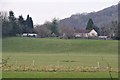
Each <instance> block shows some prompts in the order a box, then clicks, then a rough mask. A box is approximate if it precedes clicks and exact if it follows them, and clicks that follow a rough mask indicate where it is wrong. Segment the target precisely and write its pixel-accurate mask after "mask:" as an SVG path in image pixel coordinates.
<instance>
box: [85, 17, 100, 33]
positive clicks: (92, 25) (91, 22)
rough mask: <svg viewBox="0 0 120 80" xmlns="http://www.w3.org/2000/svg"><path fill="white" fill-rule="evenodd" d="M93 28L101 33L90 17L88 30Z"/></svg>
mask: <svg viewBox="0 0 120 80" xmlns="http://www.w3.org/2000/svg"><path fill="white" fill-rule="evenodd" d="M92 29H94V30H95V31H96V32H97V33H98V35H99V28H98V27H97V26H95V25H94V22H93V20H92V19H91V18H90V19H89V20H88V23H87V27H86V30H92Z"/></svg>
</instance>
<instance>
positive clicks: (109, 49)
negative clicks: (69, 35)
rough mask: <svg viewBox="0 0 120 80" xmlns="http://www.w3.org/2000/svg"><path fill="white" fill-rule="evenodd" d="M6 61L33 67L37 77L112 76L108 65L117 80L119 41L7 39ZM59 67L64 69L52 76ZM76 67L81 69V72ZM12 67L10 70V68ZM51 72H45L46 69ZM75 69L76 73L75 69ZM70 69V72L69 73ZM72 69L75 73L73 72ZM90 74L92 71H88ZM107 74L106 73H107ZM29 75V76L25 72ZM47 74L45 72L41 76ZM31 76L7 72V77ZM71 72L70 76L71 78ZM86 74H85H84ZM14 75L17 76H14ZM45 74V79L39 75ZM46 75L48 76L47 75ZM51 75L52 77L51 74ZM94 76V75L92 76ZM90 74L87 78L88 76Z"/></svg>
mask: <svg viewBox="0 0 120 80" xmlns="http://www.w3.org/2000/svg"><path fill="white" fill-rule="evenodd" d="M2 48H3V58H4V59H6V58H8V57H9V58H10V59H9V60H8V65H9V66H12V67H13V66H14V68H17V67H19V66H29V68H31V67H32V68H33V66H34V69H35V70H33V72H34V77H47V78H48V77H54V76H53V75H55V76H57V77H78V76H81V77H87V78H88V77H93V78H94V77H95V76H96V77H108V76H109V74H108V71H106V69H105V70H104V68H107V67H108V63H109V65H110V66H111V68H112V70H113V72H112V73H113V74H112V75H113V77H117V72H116V71H117V68H118V41H116V40H83V39H82V40H81V39H70V40H65V39H56V38H54V39H53V38H42V39H41V38H25V37H24V38H22V37H11V38H3V47H2ZM98 63H99V66H100V68H101V69H100V71H99V72H100V73H99V72H94V73H95V74H93V72H79V69H81V68H82V69H84V68H90V69H92V67H98ZM53 67H55V69H56V67H58V68H61V69H63V68H64V69H63V73H61V72H60V71H59V70H60V69H58V70H56V72H57V74H54V72H50V73H49V70H48V68H49V69H51V68H52V69H53ZM76 67H79V69H77V68H76ZM7 68H8V67H7ZM46 68H47V70H46V71H47V72H45V70H44V71H42V69H46ZM71 69H75V70H71ZM66 70H68V71H67V72H66ZM69 70H71V71H70V72H69ZM87 71H89V70H88V69H87ZM105 71H106V72H105ZM25 72H26V73H25ZM41 72H43V73H41ZM23 73H24V74H26V76H23V77H31V75H32V73H31V71H30V72H29V70H28V71H27V70H26V71H19V70H18V71H17V70H14V69H13V68H9V69H7V70H5V71H3V77H15V76H17V77H22V74H23ZM67 73H68V75H67ZM73 73H75V74H76V75H73ZM82 73H83V74H82ZM14 74H16V75H15V76H14ZM40 74H42V75H43V76H42V75H41V76H38V75H40ZM45 74H46V76H45ZM48 74H49V75H48ZM62 74H65V76H63V75H62ZM90 74H93V75H90ZM72 75H73V76H72ZM84 75H86V76H84Z"/></svg>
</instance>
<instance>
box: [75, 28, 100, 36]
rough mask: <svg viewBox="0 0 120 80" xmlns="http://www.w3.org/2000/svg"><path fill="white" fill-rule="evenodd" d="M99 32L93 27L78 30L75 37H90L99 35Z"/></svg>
mask: <svg viewBox="0 0 120 80" xmlns="http://www.w3.org/2000/svg"><path fill="white" fill-rule="evenodd" d="M97 36H98V33H97V32H96V31H95V30H94V29H92V30H82V29H81V30H76V32H75V37H76V38H88V37H97Z"/></svg>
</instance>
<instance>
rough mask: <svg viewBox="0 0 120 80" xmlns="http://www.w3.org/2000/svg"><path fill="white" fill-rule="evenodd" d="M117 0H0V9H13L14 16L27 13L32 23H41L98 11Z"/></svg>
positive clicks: (24, 15) (114, 3)
mask: <svg viewBox="0 0 120 80" xmlns="http://www.w3.org/2000/svg"><path fill="white" fill-rule="evenodd" d="M118 1H119V0H0V11H10V10H12V11H14V13H15V16H16V17H18V16H19V15H21V14H22V15H23V17H24V18H25V19H26V16H27V14H29V15H30V16H31V17H32V18H33V21H34V24H43V23H44V22H45V21H51V20H52V19H53V18H54V17H56V18H59V19H63V18H66V17H70V16H71V15H72V14H76V13H83V12H93V11H99V10H102V9H104V8H106V7H109V6H112V5H116V4H117V3H118Z"/></svg>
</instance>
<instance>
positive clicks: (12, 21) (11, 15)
mask: <svg viewBox="0 0 120 80" xmlns="http://www.w3.org/2000/svg"><path fill="white" fill-rule="evenodd" d="M9 27H11V28H12V29H11V31H10V33H9V35H11V36H16V34H17V33H19V28H18V25H17V21H16V18H15V16H14V12H13V11H9Z"/></svg>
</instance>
